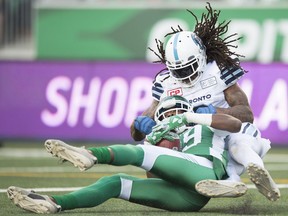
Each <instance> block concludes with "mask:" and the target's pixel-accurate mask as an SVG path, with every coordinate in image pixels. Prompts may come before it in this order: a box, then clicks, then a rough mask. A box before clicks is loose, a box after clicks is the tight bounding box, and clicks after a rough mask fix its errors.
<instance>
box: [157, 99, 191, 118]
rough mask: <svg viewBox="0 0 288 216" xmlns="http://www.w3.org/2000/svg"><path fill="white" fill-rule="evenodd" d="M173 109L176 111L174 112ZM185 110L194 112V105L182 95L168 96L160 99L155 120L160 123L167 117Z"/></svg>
mask: <svg viewBox="0 0 288 216" xmlns="http://www.w3.org/2000/svg"><path fill="white" fill-rule="evenodd" d="M172 111H174V112H173V114H172ZM184 112H193V108H192V105H191V104H190V103H189V102H188V101H187V100H186V99H185V98H183V97H181V96H178V95H175V96H168V97H165V98H163V100H161V101H160V103H159V105H158V107H157V109H156V112H155V116H154V120H155V121H156V123H159V122H161V121H162V120H164V119H165V118H169V117H170V116H172V115H178V114H181V113H184Z"/></svg>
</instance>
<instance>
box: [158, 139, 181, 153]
mask: <svg viewBox="0 0 288 216" xmlns="http://www.w3.org/2000/svg"><path fill="white" fill-rule="evenodd" d="M156 146H160V147H164V148H169V149H173V150H176V151H179V150H180V140H179V139H175V140H174V141H169V140H167V139H162V140H160V141H159V142H158V143H156Z"/></svg>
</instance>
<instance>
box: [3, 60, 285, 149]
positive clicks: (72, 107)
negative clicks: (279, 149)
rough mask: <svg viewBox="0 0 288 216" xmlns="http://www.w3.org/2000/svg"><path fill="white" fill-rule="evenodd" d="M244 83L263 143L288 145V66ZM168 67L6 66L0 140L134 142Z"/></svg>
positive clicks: (258, 71)
mask: <svg viewBox="0 0 288 216" xmlns="http://www.w3.org/2000/svg"><path fill="white" fill-rule="evenodd" d="M243 66H244V67H245V69H246V70H248V71H249V72H248V73H247V74H246V75H245V77H244V78H243V79H242V80H241V81H240V82H239V83H240V85H241V87H242V88H243V90H244V91H245V92H246V94H247V96H248V98H249V100H250V102H251V106H252V109H253V111H254V115H255V122H256V124H257V126H258V127H259V128H260V130H261V132H262V135H263V137H265V138H269V139H270V140H271V141H272V142H273V143H276V144H288V133H287V129H288V93H287V82H288V65H287V64H286V65H285V64H269V65H260V64H254V63H246V64H245V65H243ZM162 68H163V66H161V65H155V64H149V63H145V62H129V63H127V62H126V63H125V62H97V63H95V62H39V61H37V62H0V119H1V125H0V138H2V139H18V138H19V139H23V138H24V139H46V138H59V139H77V140H93V141H104V142H108V141H109V142H110V141H112V142H119V143H120V142H132V139H131V137H130V129H129V127H130V124H131V122H132V121H133V119H134V118H135V116H137V115H139V114H141V113H142V111H143V110H145V109H146V108H147V107H148V106H149V105H150V103H151V100H152V98H151V82H152V80H153V78H154V75H155V74H156V73H157V72H158V71H160V70H161V69H162Z"/></svg>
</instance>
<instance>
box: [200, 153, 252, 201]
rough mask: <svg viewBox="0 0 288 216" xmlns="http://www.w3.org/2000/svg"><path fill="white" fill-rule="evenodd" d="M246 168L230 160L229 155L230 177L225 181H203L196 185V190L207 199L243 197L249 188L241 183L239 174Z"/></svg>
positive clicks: (228, 171)
mask: <svg viewBox="0 0 288 216" xmlns="http://www.w3.org/2000/svg"><path fill="white" fill-rule="evenodd" d="M242 170H244V167H243V166H242V165H240V164H238V163H236V162H235V161H234V160H232V159H231V158H230V155H228V164H227V168H226V171H227V174H228V175H229V177H228V178H227V179H225V180H211V179H207V180H202V181H199V182H198V183H197V184H196V190H197V191H198V192H199V193H200V194H202V195H204V196H207V197H213V198H223V197H231V198H235V197H240V196H243V195H244V194H245V193H246V192H247V190H248V188H247V186H246V185H245V184H244V183H242V182H241V179H240V176H239V175H238V173H239V172H242Z"/></svg>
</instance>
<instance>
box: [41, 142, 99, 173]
mask: <svg viewBox="0 0 288 216" xmlns="http://www.w3.org/2000/svg"><path fill="white" fill-rule="evenodd" d="M44 146H45V148H46V150H47V151H48V152H49V153H51V154H52V155H53V156H55V157H58V158H60V159H61V160H63V161H69V162H70V163H72V164H73V165H74V166H75V167H78V168H79V169H80V170H81V171H84V170H87V169H89V168H91V167H92V166H93V165H94V164H95V163H96V162H97V158H96V157H95V156H93V155H92V154H90V153H89V152H88V150H87V149H85V148H84V147H82V148H79V147H74V146H70V145H68V144H66V143H64V142H63V141H61V140H52V139H51V140H46V142H45V144H44Z"/></svg>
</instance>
